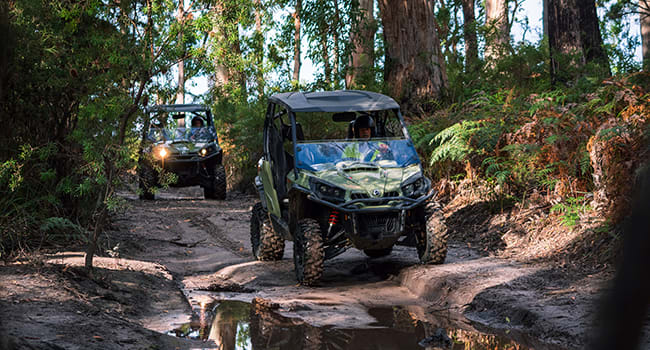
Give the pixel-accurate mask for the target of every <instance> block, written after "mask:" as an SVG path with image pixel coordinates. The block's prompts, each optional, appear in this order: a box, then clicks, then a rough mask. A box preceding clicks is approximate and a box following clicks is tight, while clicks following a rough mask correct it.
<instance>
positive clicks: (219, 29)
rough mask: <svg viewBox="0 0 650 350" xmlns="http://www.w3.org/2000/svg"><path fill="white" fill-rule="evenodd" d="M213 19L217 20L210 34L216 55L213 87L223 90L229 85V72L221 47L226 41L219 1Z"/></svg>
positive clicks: (215, 6)
mask: <svg viewBox="0 0 650 350" xmlns="http://www.w3.org/2000/svg"><path fill="white" fill-rule="evenodd" d="M213 11H214V17H215V18H217V19H215V21H214V27H213V28H212V33H213V35H214V41H213V42H214V46H215V47H216V51H217V52H216V54H215V55H214V85H215V87H217V88H223V87H224V86H226V84H228V83H230V72H229V71H228V67H227V66H226V63H225V62H226V61H227V60H226V58H225V57H224V56H225V55H226V53H225V51H226V50H224V49H223V47H222V45H223V44H224V42H225V41H226V40H227V37H228V36H227V35H226V28H225V24H224V22H225V19H223V18H224V17H225V14H224V7H223V4H222V3H221V2H220V1H217V2H216V3H215V5H214V8H213ZM218 18H221V19H218Z"/></svg>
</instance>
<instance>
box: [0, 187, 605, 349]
mask: <svg viewBox="0 0 650 350" xmlns="http://www.w3.org/2000/svg"><path fill="white" fill-rule="evenodd" d="M124 195H125V196H126V197H127V198H128V199H129V204H130V206H131V208H130V209H129V210H128V211H127V212H126V213H124V214H121V215H119V216H118V217H117V218H115V219H116V220H115V221H114V227H113V228H112V230H111V231H110V232H109V234H108V239H107V240H106V241H105V246H106V247H109V248H111V249H110V250H109V251H107V252H106V254H105V255H112V256H114V257H110V256H106V257H101V258H96V264H95V265H96V266H97V267H98V269H97V270H98V273H97V276H95V279H93V280H88V279H86V278H85V277H84V276H82V270H81V269H80V268H78V266H81V265H82V264H83V255H82V254H79V253H75V252H60V253H59V254H57V255H54V256H49V257H44V258H43V260H45V261H46V262H47V263H46V264H44V265H38V264H36V265H34V264H12V265H9V266H3V267H0V282H1V283H2V286H4V287H5V288H2V289H0V298H1V301H0V307H2V311H1V313H2V314H1V315H0V317H2V319H3V320H4V325H3V328H4V330H5V332H7V333H8V334H9V335H10V337H8V338H6V339H11V340H10V341H9V343H7V344H15V345H18V348H20V347H21V346H22V347H25V348H30V347H34V348H52V349H57V348H66V349H72V348H79V349H82V348H98V349H99V348H147V347H151V346H154V347H159V348H177V347H178V348H195V347H199V345H197V344H200V347H204V346H208V347H209V343H198V342H197V341H191V340H185V339H177V338H174V337H170V336H166V335H163V334H160V333H156V332H162V333H165V332H167V331H169V330H171V329H173V328H174V327H175V325H178V324H182V323H183V322H186V321H187V319H188V318H189V316H190V314H191V306H194V307H196V306H197V305H205V304H207V303H209V302H211V301H213V300H225V299H227V300H241V301H251V300H252V299H253V298H255V297H257V298H262V299H263V300H264V301H265V302H268V303H269V304H272V305H273V308H276V309H277V310H276V311H277V312H279V313H280V314H282V315H284V316H289V317H297V318H300V319H302V320H303V321H305V322H306V323H308V324H310V325H313V326H330V327H335V328H363V327H371V326H372V325H373V324H375V323H376V322H377V320H376V319H375V317H373V316H372V315H371V313H370V312H369V310H371V309H373V308H378V307H394V306H403V307H404V308H405V309H407V310H408V312H409V314H410V315H411V317H413V318H415V319H419V320H426V321H431V322H433V321H432V320H435V322H436V323H437V324H439V325H441V326H443V327H448V328H449V327H450V328H455V329H464V330H468V331H476V329H477V328H478V329H479V330H481V331H482V332H488V333H495V334H500V335H502V336H506V337H508V338H511V339H514V340H515V341H517V342H519V343H521V344H523V345H524V346H528V347H534V348H536V349H543V348H578V347H581V346H583V345H584V343H585V341H586V334H587V330H588V328H589V325H590V323H591V321H592V320H591V316H590V315H591V314H592V310H593V304H594V302H595V300H596V298H597V292H598V288H600V287H601V286H602V283H603V280H602V277H594V276H585V277H584V278H580V279H576V278H575V276H567V275H565V272H563V271H561V270H556V269H551V268H546V267H544V266H532V265H528V266H526V265H522V264H518V263H514V262H509V261H506V260H501V259H496V258H491V257H483V256H480V255H478V254H477V253H475V252H474V251H472V250H471V249H468V248H466V247H464V246H463V245H462V244H461V243H458V242H453V243H452V244H451V246H450V249H449V254H448V257H447V261H446V262H445V264H444V265H437V266H422V265H419V264H418V259H417V254H416V252H415V250H414V248H411V247H404V246H397V247H396V248H395V250H394V251H393V253H392V254H391V255H390V256H388V257H385V258H381V259H373V260H371V259H369V258H367V257H366V256H365V255H364V254H363V253H361V252H360V251H357V250H354V249H351V250H349V251H348V252H346V253H344V254H343V255H340V256H339V257H337V258H335V259H333V260H331V261H327V262H326V264H325V272H324V276H323V282H322V285H321V286H319V287H314V288H305V287H300V286H297V285H296V282H295V279H294V275H293V262H292V259H291V256H292V251H291V244H290V243H289V244H288V245H287V248H286V249H285V254H284V259H283V260H282V261H279V262H273V263H262V262H256V261H254V260H253V259H252V256H251V254H250V241H249V217H250V216H249V215H250V214H249V212H250V207H251V206H252V204H253V203H254V201H255V200H256V198H255V197H251V196H246V195H241V194H236V193H231V194H229V199H228V200H227V201H206V200H203V199H202V195H201V192H200V189H199V188H189V189H178V190H169V191H164V192H163V193H162V194H161V195H160V196H159V197H158V198H157V199H156V200H155V201H139V200H137V199H136V197H135V196H134V195H132V194H128V193H125V194H124ZM262 299H258V300H262ZM73 325H74V326H73ZM7 344H5V346H6V347H7V348H9V345H7ZM0 345H2V343H0Z"/></svg>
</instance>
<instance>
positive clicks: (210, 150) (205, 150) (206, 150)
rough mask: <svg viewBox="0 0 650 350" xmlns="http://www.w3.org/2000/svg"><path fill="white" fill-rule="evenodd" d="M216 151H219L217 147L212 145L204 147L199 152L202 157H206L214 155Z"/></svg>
mask: <svg viewBox="0 0 650 350" xmlns="http://www.w3.org/2000/svg"><path fill="white" fill-rule="evenodd" d="M216 150H217V147H215V146H214V145H210V146H208V147H203V148H201V149H200V150H199V155H200V156H201V157H205V156H207V155H208V154H212V153H214V151H216Z"/></svg>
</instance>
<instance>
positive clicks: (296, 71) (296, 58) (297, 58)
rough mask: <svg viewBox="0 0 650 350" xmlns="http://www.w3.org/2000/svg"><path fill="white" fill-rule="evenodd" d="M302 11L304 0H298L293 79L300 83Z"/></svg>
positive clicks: (294, 18) (294, 19)
mask: <svg viewBox="0 0 650 350" xmlns="http://www.w3.org/2000/svg"><path fill="white" fill-rule="evenodd" d="M301 12H302V0H296V11H295V12H294V13H293V24H294V26H295V32H294V34H293V35H294V37H293V81H294V84H300V15H301Z"/></svg>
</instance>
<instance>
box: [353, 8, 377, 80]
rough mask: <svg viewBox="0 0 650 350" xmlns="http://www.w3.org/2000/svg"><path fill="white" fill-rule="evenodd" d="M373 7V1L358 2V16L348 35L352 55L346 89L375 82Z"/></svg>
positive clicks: (375, 28)
mask: <svg viewBox="0 0 650 350" xmlns="http://www.w3.org/2000/svg"><path fill="white" fill-rule="evenodd" d="M374 6H375V1H374V0H359V9H358V10H359V15H358V16H357V18H356V20H355V23H356V24H355V26H354V28H353V29H352V32H351V33H350V41H351V42H352V53H351V55H350V61H349V67H348V70H347V74H346V75H345V86H346V87H347V88H348V89H349V88H354V87H356V86H359V87H361V88H364V87H365V86H367V85H368V84H369V83H371V82H373V81H374V80H375V78H374V73H373V68H374V65H375V45H374V44H375V33H376V30H377V25H376V23H375V16H374V13H373V10H374Z"/></svg>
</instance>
